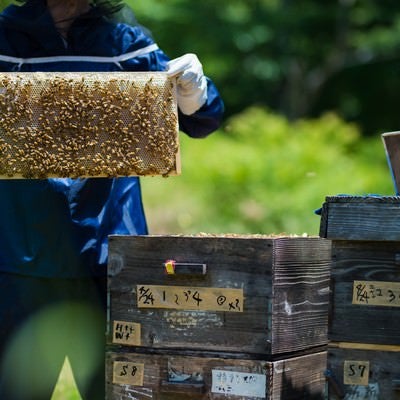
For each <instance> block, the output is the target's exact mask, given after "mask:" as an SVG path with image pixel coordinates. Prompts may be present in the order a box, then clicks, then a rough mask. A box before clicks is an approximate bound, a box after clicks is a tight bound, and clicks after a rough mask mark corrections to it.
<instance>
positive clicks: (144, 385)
mask: <svg viewBox="0 0 400 400" xmlns="http://www.w3.org/2000/svg"><path fill="white" fill-rule="evenodd" d="M326 356H327V354H326V352H320V353H315V354H310V355H306V356H302V357H295V358H290V359H285V360H281V361H276V362H269V361H263V360H249V359H229V358H218V357H217V356H215V357H201V355H199V356H196V357H194V356H187V355H185V354H184V353H182V354H180V355H176V354H175V355H168V354H159V355H158V354H151V355H149V354H145V353H113V352H107V354H106V381H107V383H106V385H107V400H117V399H118V400H128V399H132V398H134V399H136V400H150V399H152V400H189V399H197V400H206V399H215V400H222V399H232V400H233V399H235V400H248V399H254V400H256V399H268V400H302V399H304V400H322V399H323V398H324V391H325V377H324V372H325V369H326ZM121 362H122V364H118V366H119V367H120V368H119V370H117V369H116V368H115V363H121ZM121 365H122V366H125V367H126V368H125V369H123V368H121ZM135 366H136V367H137V368H136V369H135ZM132 371H135V374H138V375H139V376H136V377H129V376H128V378H127V381H129V379H133V380H134V379H136V380H139V384H138V381H136V384H129V383H128V384H126V383H116V381H119V380H120V376H119V375H121V374H122V375H124V374H125V372H127V375H129V374H131V373H132ZM141 371H143V372H141Z"/></svg>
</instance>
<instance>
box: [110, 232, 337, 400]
mask: <svg viewBox="0 0 400 400" xmlns="http://www.w3.org/2000/svg"><path fill="white" fill-rule="evenodd" d="M330 263H331V243H330V241H329V240H326V239H323V238H319V237H302V236H301V237H300V236H263V235H251V236H250V235H249V236H236V235H221V236H213V235H197V236H111V237H110V243H109V278H108V292H109V313H108V332H107V342H108V345H107V354H106V378H107V384H106V385H107V388H106V391H107V399H108V400H116V399H118V400H125V399H132V398H134V399H138V400H144V399H146V400H148V399H159V400H169V399H171V400H172V399H173V400H180V399H182V400H183V399H237V400H239V399H276V400H278V399H285V400H289V399H293V400H299V399H307V400H311V399H315V400H316V399H323V398H324V392H325V371H326V356H327V352H326V350H327V319H328V306H329V304H328V302H329V277H330Z"/></svg>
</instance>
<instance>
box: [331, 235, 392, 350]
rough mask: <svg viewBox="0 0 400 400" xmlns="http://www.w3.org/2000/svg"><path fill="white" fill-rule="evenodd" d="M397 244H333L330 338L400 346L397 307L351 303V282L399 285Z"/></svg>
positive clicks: (350, 242) (351, 242)
mask: <svg viewBox="0 0 400 400" xmlns="http://www.w3.org/2000/svg"><path fill="white" fill-rule="evenodd" d="M399 253H400V242H397V241H396V242H393V241H386V242H372V241H371V242H368V241H336V240H335V241H333V242H332V283H331V313H330V319H329V333H328V335H329V339H330V340H332V341H348V342H357V343H358V342H361V343H377V344H394V345H397V344H399V343H400V342H399V332H400V319H399V318H398V317H399V312H400V310H399V308H398V307H386V306H373V305H369V304H365V305H358V304H353V303H352V300H353V282H354V281H356V280H365V281H371V282H372V281H385V282H387V281H389V282H400V273H399V272H400V266H399V263H398V254H399Z"/></svg>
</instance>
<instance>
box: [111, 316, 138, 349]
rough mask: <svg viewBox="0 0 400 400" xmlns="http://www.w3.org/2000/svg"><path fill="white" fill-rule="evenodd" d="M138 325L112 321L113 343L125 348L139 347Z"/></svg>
mask: <svg viewBox="0 0 400 400" xmlns="http://www.w3.org/2000/svg"><path fill="white" fill-rule="evenodd" d="M140 327H141V325H140V324H137V323H135V322H125V321H114V323H113V339H112V341H113V343H116V344H123V345H126V346H140V345H141V340H140Z"/></svg>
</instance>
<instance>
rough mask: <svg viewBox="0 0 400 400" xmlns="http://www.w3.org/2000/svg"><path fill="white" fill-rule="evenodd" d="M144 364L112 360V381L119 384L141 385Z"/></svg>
mask: <svg viewBox="0 0 400 400" xmlns="http://www.w3.org/2000/svg"><path fill="white" fill-rule="evenodd" d="M143 380H144V364H137V363H133V362H127V361H114V364H113V383H118V384H120V385H132V386H143Z"/></svg>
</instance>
